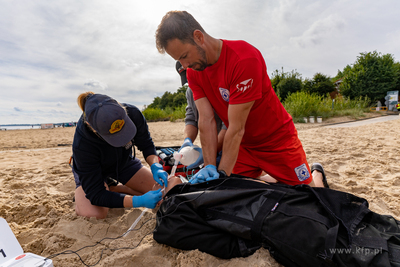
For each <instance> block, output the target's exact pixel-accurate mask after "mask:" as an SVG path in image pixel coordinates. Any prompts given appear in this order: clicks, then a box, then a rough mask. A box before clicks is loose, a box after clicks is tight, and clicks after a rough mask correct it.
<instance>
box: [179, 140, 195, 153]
mask: <svg viewBox="0 0 400 267" xmlns="http://www.w3.org/2000/svg"><path fill="white" fill-rule="evenodd" d="M187 146H193V142H192V139H190V138H189V137H186V138H185V140H184V141H183V144H182V146H181V148H179V150H178V152H181V150H182V148H184V147H187Z"/></svg>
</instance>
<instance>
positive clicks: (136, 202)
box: [132, 188, 162, 209]
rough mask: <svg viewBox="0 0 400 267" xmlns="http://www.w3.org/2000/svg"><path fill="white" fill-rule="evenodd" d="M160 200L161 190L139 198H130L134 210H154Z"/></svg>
mask: <svg viewBox="0 0 400 267" xmlns="http://www.w3.org/2000/svg"><path fill="white" fill-rule="evenodd" d="M161 199H162V192H161V188H160V189H158V190H156V191H149V192H147V193H146V194H144V195H141V196H133V197H132V206H133V207H134V208H138V207H146V208H149V209H154V208H155V207H156V205H157V203H158V202H159V201H160V200H161Z"/></svg>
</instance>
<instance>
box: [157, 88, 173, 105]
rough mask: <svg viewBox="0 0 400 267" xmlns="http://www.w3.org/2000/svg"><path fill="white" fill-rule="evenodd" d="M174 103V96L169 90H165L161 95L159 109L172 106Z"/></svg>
mask: <svg viewBox="0 0 400 267" xmlns="http://www.w3.org/2000/svg"><path fill="white" fill-rule="evenodd" d="M173 103H174V96H173V94H171V93H170V92H165V93H164V94H163V96H162V97H161V100H160V104H159V105H158V108H159V109H165V108H166V107H172V106H173Z"/></svg>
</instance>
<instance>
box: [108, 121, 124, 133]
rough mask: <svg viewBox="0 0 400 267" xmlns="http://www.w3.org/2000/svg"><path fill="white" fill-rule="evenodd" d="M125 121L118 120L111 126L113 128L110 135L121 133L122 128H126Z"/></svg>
mask: <svg viewBox="0 0 400 267" xmlns="http://www.w3.org/2000/svg"><path fill="white" fill-rule="evenodd" d="M124 124H125V121H124V120H116V121H114V122H113V123H112V124H111V128H110V133H112V134H113V133H116V132H119V131H121V129H122V126H124Z"/></svg>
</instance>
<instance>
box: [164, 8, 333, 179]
mask: <svg viewBox="0 0 400 267" xmlns="http://www.w3.org/2000/svg"><path fill="white" fill-rule="evenodd" d="M156 46H157V49H158V51H159V52H160V53H165V52H166V53H167V54H169V55H170V56H171V57H172V58H173V59H175V60H178V61H179V62H180V63H181V64H182V66H183V68H184V69H187V78H188V81H189V87H190V88H191V90H192V91H193V97H194V100H195V103H196V107H197V109H198V111H199V121H198V125H199V131H200V139H201V145H202V149H203V158H204V164H205V167H204V168H203V169H202V170H200V171H199V172H198V173H196V175H195V176H194V178H195V179H193V181H195V182H203V181H206V180H209V179H216V178H218V177H219V176H220V175H221V176H225V175H230V174H231V173H235V174H240V175H244V176H247V177H252V178H260V176H261V173H262V171H263V170H264V171H265V172H266V173H268V174H269V175H271V176H272V177H273V178H275V179H277V180H278V181H279V182H281V183H285V184H291V185H296V184H309V185H310V186H320V187H322V186H324V185H325V186H327V183H326V178H325V174H324V171H323V168H322V165H321V164H314V165H313V166H312V168H311V169H310V167H309V165H308V163H307V160H306V155H305V152H304V149H303V147H302V144H301V142H300V140H299V138H298V136H297V130H296V128H295V126H294V123H293V120H292V117H291V116H290V115H289V114H288V113H287V111H286V110H285V108H284V107H283V105H282V104H281V102H280V101H279V99H278V97H277V96H276V94H275V92H274V90H273V88H272V86H271V81H270V79H269V77H268V74H267V68H266V64H265V61H264V59H263V57H262V55H261V53H260V51H259V50H257V49H256V48H255V47H254V46H252V45H250V44H248V43H247V42H245V41H228V40H221V39H216V38H213V37H212V36H210V35H208V34H207V33H206V32H205V31H204V29H203V28H202V27H201V25H200V24H199V23H198V22H197V21H196V20H195V19H194V18H193V16H192V15H190V14H189V13H188V12H186V11H170V12H168V13H167V14H166V15H165V16H164V17H163V19H162V21H161V23H160V25H159V26H158V29H157V31H156ZM214 111H215V112H216V113H217V114H218V116H219V117H220V118H221V119H222V121H223V122H224V123H225V125H226V126H227V127H228V128H227V131H226V134H225V137H224V142H223V147H222V151H223V152H222V158H221V162H220V164H219V167H218V169H217V167H216V155H217V140H218V135H217V127H216V123H215V116H214ZM311 173H312V175H311Z"/></svg>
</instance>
